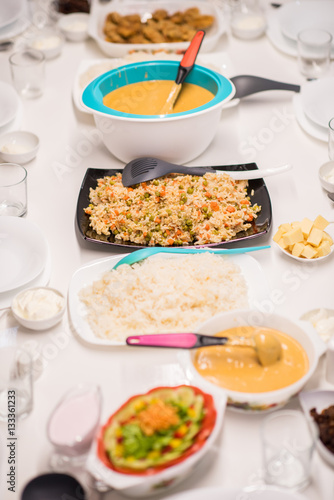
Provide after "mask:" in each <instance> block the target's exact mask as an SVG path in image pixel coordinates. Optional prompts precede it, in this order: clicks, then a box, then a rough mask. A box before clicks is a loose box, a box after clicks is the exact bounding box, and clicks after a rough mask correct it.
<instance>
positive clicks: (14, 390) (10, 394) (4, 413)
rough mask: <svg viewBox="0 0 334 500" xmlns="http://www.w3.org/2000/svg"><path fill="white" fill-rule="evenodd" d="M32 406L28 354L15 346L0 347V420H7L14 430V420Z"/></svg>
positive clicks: (30, 363)
mask: <svg viewBox="0 0 334 500" xmlns="http://www.w3.org/2000/svg"><path fill="white" fill-rule="evenodd" d="M32 406H33V383H32V362H31V356H30V354H29V353H28V352H27V351H25V350H24V349H22V348H19V347H17V346H3V347H0V420H2V421H8V422H9V423H10V424H11V428H12V429H13V432H15V420H17V419H19V418H24V417H26V416H27V415H28V414H29V413H30V411H31V410H32ZM8 425H9V424H8ZM13 426H14V427H13Z"/></svg>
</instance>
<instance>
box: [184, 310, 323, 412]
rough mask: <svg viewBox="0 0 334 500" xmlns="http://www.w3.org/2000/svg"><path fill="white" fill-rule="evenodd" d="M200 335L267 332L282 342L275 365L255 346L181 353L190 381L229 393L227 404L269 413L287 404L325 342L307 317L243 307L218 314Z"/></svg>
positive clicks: (308, 374) (213, 348)
mask: <svg viewBox="0 0 334 500" xmlns="http://www.w3.org/2000/svg"><path fill="white" fill-rule="evenodd" d="M196 331H197V333H202V334H207V335H219V336H224V337H233V336H235V335H237V336H241V337H250V336H252V335H254V333H255V332H258V331H260V332H261V331H263V332H269V333H271V334H272V335H275V336H276V338H277V339H278V340H279V341H280V343H281V348H282V350H281V355H280V357H279V359H278V361H276V362H275V363H273V364H271V365H269V366H262V365H261V364H260V362H259V359H258V357H257V354H256V350H255V349H254V348H253V347H240V346H236V345H228V344H227V345H225V346H210V347H204V348H200V349H196V350H191V351H182V352H180V353H179V357H180V362H181V364H182V365H183V366H186V368H187V375H188V377H189V379H190V382H191V383H197V384H201V387H205V388H206V390H209V388H211V392H217V391H218V392H219V391H224V392H225V393H226V394H227V397H228V403H227V404H228V406H229V407H232V408H234V409H238V410H242V411H251V412H252V411H253V412H260V411H270V410H274V409H277V408H280V407H282V406H284V405H285V404H286V403H287V402H288V401H289V399H290V398H292V397H293V396H294V395H296V394H298V392H299V391H300V390H301V389H302V388H303V386H304V385H305V384H306V382H307V381H308V380H309V379H310V377H311V376H312V375H313V373H314V371H315V369H316V367H317V364H318V360H319V358H320V356H321V355H322V354H323V353H324V352H325V351H326V345H325V343H324V342H323V341H322V340H321V338H320V337H319V335H318V334H317V332H316V331H315V330H314V329H313V327H312V326H311V325H310V324H309V323H308V322H306V321H300V320H296V321H292V320H290V319H289V318H287V317H285V316H281V315H277V314H266V313H262V312H260V311H257V310H239V311H233V312H228V313H222V314H218V315H216V316H214V317H212V318H211V319H209V320H208V321H206V322H204V323H202V325H200V326H199V327H198V328H197V330H196Z"/></svg>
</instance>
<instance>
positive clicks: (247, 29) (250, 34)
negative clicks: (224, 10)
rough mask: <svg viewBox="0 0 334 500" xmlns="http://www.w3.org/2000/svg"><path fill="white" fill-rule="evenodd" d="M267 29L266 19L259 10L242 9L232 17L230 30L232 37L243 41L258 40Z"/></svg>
mask: <svg viewBox="0 0 334 500" xmlns="http://www.w3.org/2000/svg"><path fill="white" fill-rule="evenodd" d="M266 27H267V23H266V19H265V17H264V15H263V14H262V13H261V11H260V10H254V11H253V10H245V11H243V10H242V8H241V9H240V11H237V12H236V13H234V14H233V15H232V20H231V30H232V33H233V35H234V36H236V37H237V38H241V39H243V40H253V39H255V38H259V37H260V36H261V35H263V33H264V32H265V30H266Z"/></svg>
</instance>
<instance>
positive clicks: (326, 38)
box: [297, 28, 333, 78]
mask: <svg viewBox="0 0 334 500" xmlns="http://www.w3.org/2000/svg"><path fill="white" fill-rule="evenodd" d="M332 39H333V37H332V35H331V34H330V33H328V32H327V31H324V30H321V29H315V28H314V29H313V28H312V29H305V30H303V31H301V32H300V33H298V37H297V49H298V64H299V69H300V71H301V73H302V74H303V75H304V76H306V77H307V78H319V77H320V76H322V75H324V74H325V73H326V72H327V71H328V70H329V66H330V54H331V46H332Z"/></svg>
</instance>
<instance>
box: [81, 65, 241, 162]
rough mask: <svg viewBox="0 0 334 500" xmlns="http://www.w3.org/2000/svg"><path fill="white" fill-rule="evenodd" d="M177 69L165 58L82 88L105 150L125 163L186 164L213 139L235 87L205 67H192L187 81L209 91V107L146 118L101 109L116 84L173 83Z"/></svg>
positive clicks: (117, 71)
mask: <svg viewBox="0 0 334 500" xmlns="http://www.w3.org/2000/svg"><path fill="white" fill-rule="evenodd" d="M178 66H179V63H178V61H168V60H160V61H144V62H139V63H132V64H129V65H127V66H126V67H124V66H123V67H121V68H119V69H118V68H116V69H114V70H112V71H110V72H108V73H105V74H104V75H101V76H99V77H97V78H96V79H95V80H93V82H91V83H90V84H88V86H87V87H86V88H85V90H84V92H83V94H82V103H83V105H84V106H85V107H86V108H87V109H88V110H90V111H91V112H92V113H93V115H94V119H95V124H96V126H97V128H98V130H99V131H100V133H101V136H102V140H103V142H104V144H105V146H106V148H107V149H108V150H109V151H110V152H111V153H112V154H113V155H114V156H116V157H117V158H118V159H120V160H121V161H123V162H124V163H128V162H129V161H131V160H133V159H134V158H138V157H141V156H153V157H158V158H160V159H162V160H165V161H169V162H172V163H178V164H183V163H187V162H189V161H191V160H193V159H194V158H196V157H197V156H199V155H200V154H201V153H203V151H205V150H206V148H207V147H208V146H209V144H210V143H211V141H212V140H213V138H214V136H215V134H216V131H217V128H218V125H219V121H220V115H221V110H222V108H223V106H224V105H225V104H226V103H228V102H229V101H230V100H231V99H232V98H233V96H234V94H235V87H234V85H233V83H232V82H231V81H230V80H228V79H227V78H226V77H224V76H223V75H221V74H219V73H217V72H215V71H213V70H211V69H209V68H205V67H204V66H199V65H195V66H194V68H193V69H192V71H191V73H190V75H189V77H188V79H187V81H189V82H190V83H196V84H198V85H202V86H203V87H205V88H207V89H210V88H211V89H212V91H213V93H214V97H213V98H212V99H211V100H210V101H209V102H208V103H206V104H204V105H203V106H200V107H198V108H194V109H190V110H188V111H184V112H182V113H175V114H169V115H167V116H163V115H154V116H153V115H152V116H151V115H135V114H131V113H125V112H119V111H116V110H113V109H111V108H109V107H107V106H104V105H103V97H104V95H106V94H107V93H109V92H110V91H112V90H114V89H115V88H117V87H118V86H126V85H128V84H130V83H138V82H145V81H147V80H150V81H151V80H160V79H163V80H172V81H173V80H174V79H175V76H176V73H177V69H178ZM115 82H117V87H116V83H115ZM144 92H147V91H145V89H144Z"/></svg>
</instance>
